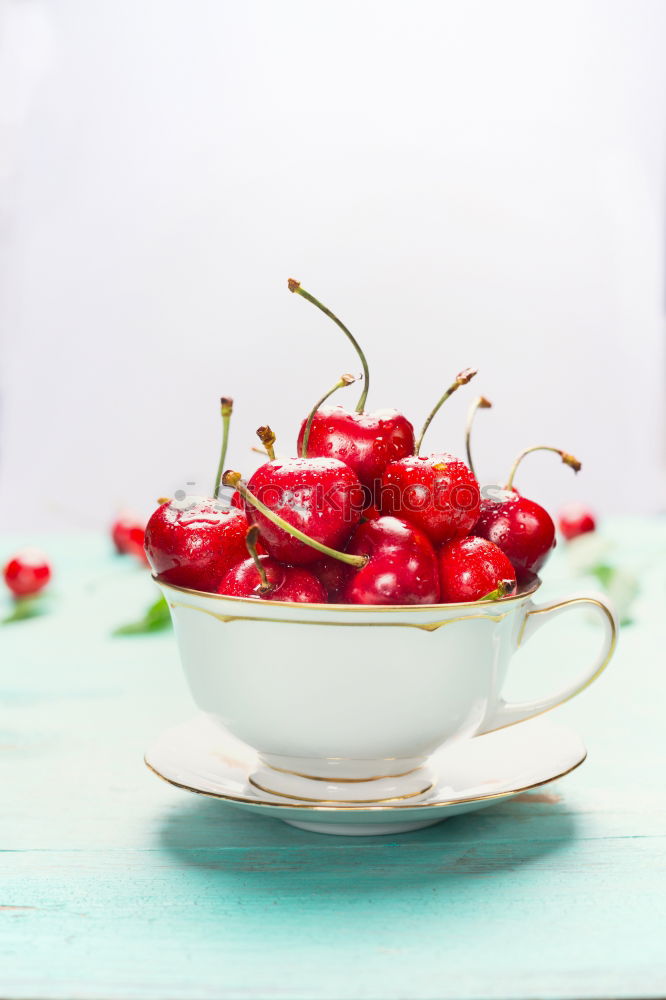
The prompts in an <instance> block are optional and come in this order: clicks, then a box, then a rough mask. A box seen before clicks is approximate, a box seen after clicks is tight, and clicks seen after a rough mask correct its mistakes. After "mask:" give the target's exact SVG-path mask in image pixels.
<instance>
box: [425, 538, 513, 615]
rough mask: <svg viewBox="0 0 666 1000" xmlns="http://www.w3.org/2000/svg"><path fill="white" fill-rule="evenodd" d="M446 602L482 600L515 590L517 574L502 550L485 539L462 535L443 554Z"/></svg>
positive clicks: (441, 575)
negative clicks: (495, 593) (493, 594)
mask: <svg viewBox="0 0 666 1000" xmlns="http://www.w3.org/2000/svg"><path fill="white" fill-rule="evenodd" d="M439 570H440V581H441V588H442V597H441V599H442V601H444V602H445V603H450V604H455V603H458V602H463V601H479V600H481V598H483V597H488V596H489V595H490V594H491V593H493V592H495V591H498V592H499V593H498V596H505V595H506V594H509V593H513V591H515V589H516V573H515V571H514V568H513V566H512V565H511V563H510V562H509V560H508V559H507V557H506V556H505V555H504V553H503V552H502V550H501V549H499V548H498V547H497V546H496V545H493V543H492V542H489V541H487V539H485V538H474V537H470V538H459V539H457V540H456V541H454V542H449V543H448V544H447V545H444V546H443V547H442V549H441V551H440V553H439Z"/></svg>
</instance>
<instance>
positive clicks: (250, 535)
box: [245, 524, 274, 594]
mask: <svg viewBox="0 0 666 1000" xmlns="http://www.w3.org/2000/svg"><path fill="white" fill-rule="evenodd" d="M258 541H259V528H258V527H257V526H256V524H253V525H252V527H251V528H248V529H247V531H246V533H245V544H246V546H247V551H248V552H249V553H250V556H251V557H252V561H253V563H254V565H255V566H256V568H257V573H258V574H259V579H260V580H261V586H260V587H259V590H260V591H261V593H262V594H268V593H269V591H271V590H273V589H274V588H273V586H272V584H270V583H269V582H268V577H267V576H266V570H265V568H264V565H263V563H262V561H261V559H260V558H259V553H258V552H257V542H258Z"/></svg>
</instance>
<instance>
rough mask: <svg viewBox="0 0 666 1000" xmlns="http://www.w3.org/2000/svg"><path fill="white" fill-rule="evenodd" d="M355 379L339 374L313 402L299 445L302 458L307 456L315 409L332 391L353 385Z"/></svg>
mask: <svg viewBox="0 0 666 1000" xmlns="http://www.w3.org/2000/svg"><path fill="white" fill-rule="evenodd" d="M355 381H356V379H355V377H354V376H353V375H341V376H340V378H339V379H338V381H337V382H336V383H335V385H334V386H333V388H332V389H329V390H328V392H327V393H325V394H324V395H323V396H322V397H321V399H319V400H317V402H316V403H315V405H314V406H313V407H312V409H311V410H310V414H309V416H308V419H307V423H306V425H305V431H304V432H303V444H302V445H301V457H302V458H307V457H308V442H309V440H310V431H311V430H312V421H313V420H314V418H315V414H316V413H317V410H318V409H319V407H320V406H322V405H323V404H324V403H325V402H326V400H327V399H328V397H329V396H332V395H333V393H334V392H337V391H338V389H344V388H345V386H347V385H353V383H354V382H355Z"/></svg>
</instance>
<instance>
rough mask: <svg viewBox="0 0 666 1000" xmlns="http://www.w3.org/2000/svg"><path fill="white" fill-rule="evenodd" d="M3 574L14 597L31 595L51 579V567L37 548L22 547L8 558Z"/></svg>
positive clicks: (41, 588)
mask: <svg viewBox="0 0 666 1000" xmlns="http://www.w3.org/2000/svg"><path fill="white" fill-rule="evenodd" d="M3 575H4V578H5V583H6V584H7V586H8V587H9V589H10V590H11V592H12V594H13V595H14V597H33V596H34V595H35V594H38V593H39V592H40V590H43V589H44V587H45V586H46V584H47V583H48V582H49V580H50V579H51V567H50V565H49V563H48V561H47V558H46V556H45V555H44V554H43V553H42V552H40V551H39V550H38V549H22V550H21V552H17V553H16V555H15V556H14V557H13V558H12V559H10V560H9V562H8V563H7V565H6V566H5V568H4V570H3Z"/></svg>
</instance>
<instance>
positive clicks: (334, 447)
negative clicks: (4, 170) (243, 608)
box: [145, 280, 593, 605]
mask: <svg viewBox="0 0 666 1000" xmlns="http://www.w3.org/2000/svg"><path fill="white" fill-rule="evenodd" d="M289 289H290V291H292V292H296V293H298V294H299V295H301V296H302V297H303V298H305V299H306V300H308V301H309V302H311V303H313V304H314V305H315V306H317V308H319V309H320V310H321V311H322V312H324V313H325V314H326V315H327V316H329V317H330V318H331V319H332V320H333V321H334V322H335V323H336V324H337V325H338V326H339V327H340V329H341V330H342V331H343V332H344V333H345V335H346V336H347V337H348V338H349V340H350V341H351V342H352V344H353V345H354V347H355V349H356V351H357V353H358V355H359V357H360V359H361V363H362V365H363V379H364V383H363V391H362V393H361V397H360V399H359V402H358V405H357V407H356V409H355V410H354V411H353V412H350V411H348V410H346V409H343V408H342V407H341V406H330V405H329V406H325V405H324V403H325V402H326V400H327V399H328V397H329V396H331V395H332V394H333V392H335V391H336V390H337V389H340V388H343V387H345V386H348V385H350V384H351V383H352V382H354V381H356V380H355V379H354V378H353V377H352V376H350V375H344V376H342V378H341V379H340V380H339V381H338V382H336V384H335V386H333V388H332V389H331V390H330V391H329V392H327V393H326V394H325V395H324V396H323V397H322V398H321V399H320V400H318V401H317V403H316V404H315V406H314V407H313V409H312V411H311V412H310V414H309V416H308V417H307V419H306V420H304V421H303V423H302V426H301V429H300V434H299V436H298V444H297V452H298V457H296V458H288V459H282V458H276V457H275V451H274V443H275V436H274V435H273V433H272V431H271V430H270V428H269V427H261V428H259V430H258V431H257V434H258V435H259V438H260V440H261V442H262V444H263V446H264V450H265V452H266V454H267V458H268V461H267V462H266V463H265V464H263V465H262V466H261V467H260V468H259V469H257V471H256V472H255V473H254V474H253V476H252V477H251V478H250V480H249V482H248V483H245V482H244V481H243V479H242V478H241V476H240V474H239V473H237V472H234V471H226V472H224V474H223V470H224V461H225V456H226V445H227V439H228V432H229V418H230V416H231V410H232V401H231V400H230V399H227V398H223V399H222V401H221V413H222V420H223V445H222V454H221V457H220V462H219V466H218V472H217V477H216V481H215V486H214V490H213V493H212V496H211V497H207V498H195V497H187V496H183V497H182V499H173V500H168V501H165V502H163V503H161V504H160V506H159V507H158V508H157V510H156V511H155V512H154V513H153V515H152V516H151V518H150V520H149V522H148V525H147V527H146V532H145V549H146V554H147V556H148V560H149V562H150V565H151V567H152V569H153V572H154V573H155V575H156V576H157V577H158V578H159V579H160V580H162V581H164V582H166V583H170V584H174V585H176V586H179V587H185V588H190V589H194V590H199V591H207V592H211V593H217V594H225V595H228V596H231V597H244V598H256V599H259V600H269V601H291V602H306V603H338V604H366V605H375V604H396V605H405V604H437V603H440V602H442V603H452V602H468V601H479V600H484V599H486V600H492V599H501V598H503V597H507V596H511V595H512V594H513V593H515V592H516V589H517V587H518V586H524V585H527V584H529V582H530V580H531V579H532V578H533V577H534V576H535V574H536V573H537V572H538V571H539V570H540V568H541V567H542V566H543V564H544V562H545V561H546V559H547V558H548V556H549V554H550V552H551V550H552V549H553V547H554V545H555V526H554V524H553V521H552V519H551V517H550V515H549V514H548V513H547V511H546V510H544V508H543V507H541V506H540V505H539V504H537V503H535V502H534V501H533V500H529V499H528V498H527V497H524V496H522V495H521V494H520V493H519V492H518V490H517V489H516V488H515V487H514V486H513V478H514V474H515V471H516V468H517V466H518V463H519V462H520V461H521V459H522V458H523V456H524V455H525V454H527V453H528V452H530V451H534V450H536V449H535V448H529V449H527V450H526V451H525V452H523V453H522V454H521V455H520V456H519V457H518V459H517V460H516V462H515V463H514V466H513V469H512V470H511V474H510V476H509V479H508V480H507V483H506V486H505V489H504V491H499V492H500V494H501V495H499V496H493V497H488V498H485V499H482V497H481V493H480V489H479V485H478V483H477V480H476V478H475V475H474V472H473V465H472V460H471V455H470V450H469V437H470V427H471V422H472V418H473V416H474V413H475V412H476V409H477V408H479V407H485V406H489V405H490V404H489V403H488V401H487V400H485V399H484V398H483V397H480V398H479V399H477V400H476V401H475V403H474V404H473V406H472V409H471V411H470V417H469V420H468V425H467V444H468V447H467V457H468V462H467V464H466V463H465V462H463V461H461V460H460V459H458V458H455V457H454V456H452V455H450V454H448V453H447V452H444V451H435V452H430V453H429V454H421V447H422V443H423V438H424V435H425V432H426V431H427V429H428V427H429V425H430V422H431V420H432V418H433V417H434V415H435V414H436V412H437V411H438V409H439V408H440V406H441V405H442V403H443V402H444V401H445V400H446V399H447V398H448V397H449V396H450V395H451V393H453V392H455V391H456V390H457V389H458V388H459V387H460V386H462V385H465V384H466V383H468V382H469V381H470V379H471V378H473V376H474V375H475V374H476V372H474V371H472V370H470V369H467V370H465V371H464V372H461V373H460V374H459V375H458V376H457V378H456V379H455V380H454V382H453V384H452V385H451V386H450V387H449V388H448V389H447V391H446V392H445V393H444V395H443V397H442V398H441V399H440V400H439V402H438V403H437V405H436V406H435V408H434V409H433V411H432V412H431V414H430V415H429V416H428V418H427V420H426V422H425V425H424V427H423V430H422V431H421V433H420V435H419V437H418V439H416V440H415V435H414V428H413V426H412V424H411V423H410V422H409V420H407V418H406V417H405V416H403V415H402V414H401V413H398V412H397V411H396V410H380V411H376V412H373V413H369V412H367V411H366V410H365V401H366V398H367V394H368V388H369V372H368V366H367V362H366V359H365V356H364V355H363V352H362V351H361V349H360V347H359V345H358V343H357V342H356V340H355V339H354V337H353V336H352V334H351V333H350V331H349V330H348V329H347V327H346V326H345V325H344V324H343V323H342V322H341V321H340V320H339V319H338V318H337V317H336V316H335V315H334V314H333V313H332V312H331V311H330V310H329V309H327V308H326V307H325V306H323V305H322V304H321V303H320V302H318V301H317V299H315V298H314V297H313V296H312V295H310V293H309V292H306V291H305V290H304V289H303V288H301V286H300V284H299V283H298V282H296V281H292V280H290V282H289ZM547 450H549V451H555V452H557V453H558V454H559V455H560V457H561V458H562V460H563V461H564V462H565V463H566V464H567V465H569V466H571V467H572V468H573V469H574V470H575V471H578V469H579V468H580V463H579V462H578V461H577V460H576V459H575V458H573V456H571V455H569V454H568V453H566V452H563V451H560V450H559V449H555V448H549V449H547ZM221 486H224V487H227V488H228V496H227V498H226V499H224V498H223V496H222V493H221ZM592 526H593V525H592ZM583 530H590V529H589V527H588V528H585V529H583Z"/></svg>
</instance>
